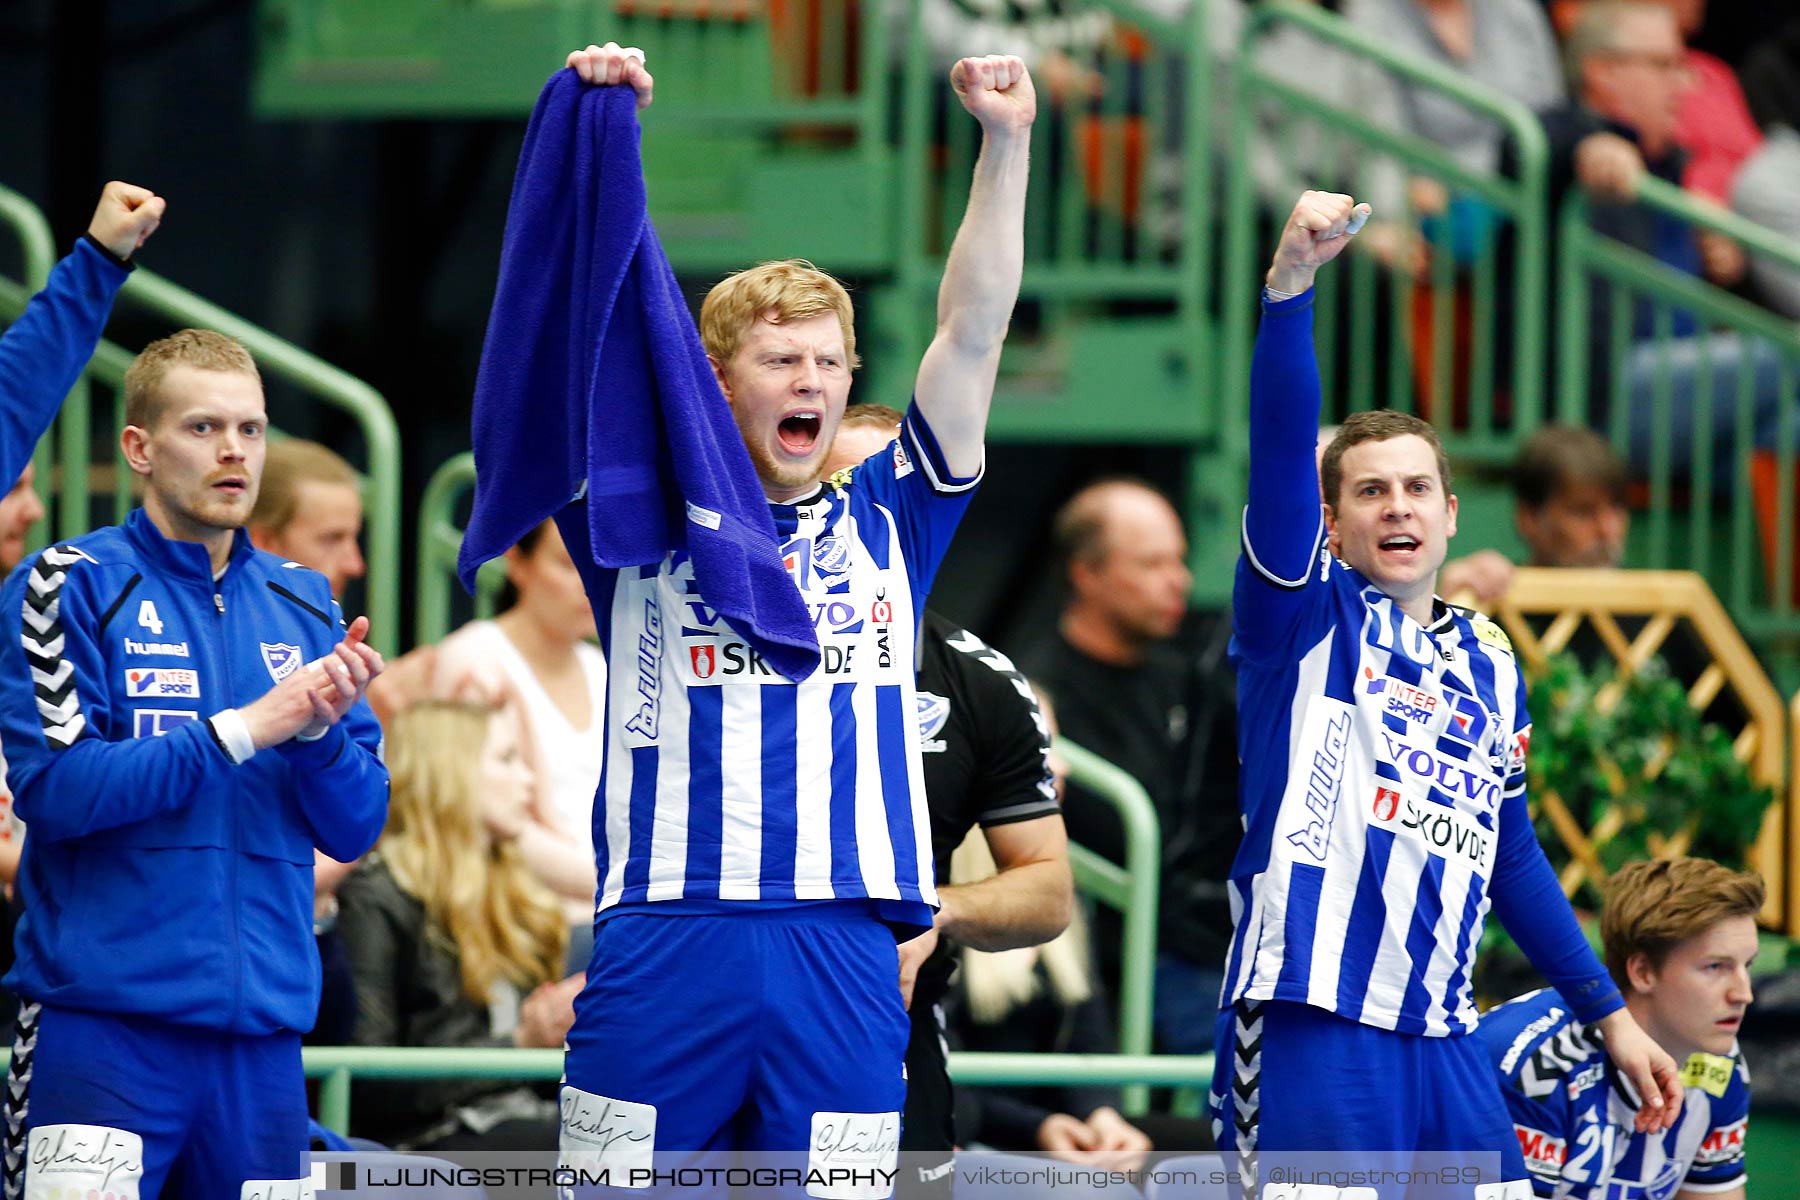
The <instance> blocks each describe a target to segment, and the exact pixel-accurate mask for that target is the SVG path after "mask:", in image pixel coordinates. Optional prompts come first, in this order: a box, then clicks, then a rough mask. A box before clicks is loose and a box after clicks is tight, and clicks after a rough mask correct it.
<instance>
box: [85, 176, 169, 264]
mask: <svg viewBox="0 0 1800 1200" xmlns="http://www.w3.org/2000/svg"><path fill="white" fill-rule="evenodd" d="M165 207H166V204H165V202H164V200H163V198H162V197H161V196H159V195H157V194H156V193H155V192H153V191H151V190H150V189H148V188H141V187H138V186H137V185H136V184H131V183H120V182H119V181H118V180H116V179H115V180H113V181H112V182H111V183H109V184H107V185H106V187H105V188H104V189H102V190H101V192H100V203H99V204H97V205H95V207H94V219H93V220H92V221H91V222H89V224H88V233H89V235H90V236H92V237H93V239H94V240H95V241H96V242H99V243H100V244H101V245H102V246H105V247H106V248H107V249H108V250H110V251H112V253H113V254H115V255H117V256H118V257H119V258H130V257H131V256H132V255H133V254H135V253H136V252H137V251H138V249H139V248H140V247H141V246H143V244H144V243H145V242H147V241H149V240H150V235H151V234H153V233H155V232H156V227H157V226H158V225H160V224H162V217H163V209H164V208H165Z"/></svg>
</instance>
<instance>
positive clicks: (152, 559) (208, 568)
mask: <svg viewBox="0 0 1800 1200" xmlns="http://www.w3.org/2000/svg"><path fill="white" fill-rule="evenodd" d="M124 530H125V537H126V538H127V539H128V540H129V541H130V542H131V545H132V548H133V549H135V550H136V551H137V552H138V554H139V555H140V556H141V557H142V558H143V560H144V563H145V565H147V566H149V567H150V568H152V569H153V570H155V571H157V572H158V573H159V574H163V575H167V576H168V577H169V578H171V579H178V580H182V581H184V582H189V583H193V584H195V585H197V586H201V587H205V588H206V589H207V590H208V591H211V590H213V588H214V580H213V569H212V556H211V555H210V554H208V553H207V552H206V547H205V546H202V545H201V544H200V543H199V542H182V541H176V540H175V539H173V538H170V537H166V536H164V534H163V532H162V530H160V529H158V528H157V527H156V524H155V522H153V521H151V520H150V514H149V513H147V512H145V511H144V510H143V509H142V508H137V509H133V510H132V512H131V515H130V516H128V517H126V518H125V525H124ZM255 552H256V551H255V549H254V548H253V547H252V546H251V545H250V535H249V533H248V532H247V531H246V530H243V529H238V530H235V531H233V533H232V538H231V555H230V557H229V558H227V559H226V563H225V570H226V571H227V572H229V571H230V570H231V568H232V567H234V566H236V565H237V564H238V563H239V562H240V561H242V560H243V559H246V558H248V557H250V555H252V554H254V553H255ZM221 578H222V577H221Z"/></svg>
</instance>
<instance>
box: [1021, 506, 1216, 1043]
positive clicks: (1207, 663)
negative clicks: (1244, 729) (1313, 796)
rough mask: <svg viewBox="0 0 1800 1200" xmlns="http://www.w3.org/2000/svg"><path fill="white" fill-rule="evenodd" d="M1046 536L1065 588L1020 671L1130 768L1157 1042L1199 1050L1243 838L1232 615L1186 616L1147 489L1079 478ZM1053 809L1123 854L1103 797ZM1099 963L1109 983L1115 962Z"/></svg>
mask: <svg viewBox="0 0 1800 1200" xmlns="http://www.w3.org/2000/svg"><path fill="white" fill-rule="evenodd" d="M1054 534H1055V538H1056V542H1057V548H1058V550H1059V551H1060V552H1061V555H1062V558H1063V561H1064V562H1065V564H1066V569H1067V572H1068V583H1069V598H1068V601H1067V603H1066V605H1065V606H1064V608H1063V611H1062V614H1061V618H1060V620H1059V622H1058V625H1057V629H1056V631H1055V633H1054V634H1053V635H1052V636H1051V638H1050V639H1049V640H1048V641H1047V642H1046V643H1045V644H1043V645H1040V646H1037V647H1034V652H1033V653H1032V654H1030V655H1029V656H1026V659H1025V668H1026V670H1027V671H1028V672H1029V673H1030V675H1031V677H1032V679H1034V680H1035V681H1037V683H1038V684H1039V685H1040V686H1042V687H1043V688H1044V690H1045V692H1046V693H1047V694H1048V695H1049V696H1050V699H1051V700H1052V701H1053V702H1054V703H1055V705H1056V714H1057V719H1058V721H1059V723H1060V724H1061V726H1062V731H1063V733H1064V734H1065V735H1067V736H1068V737H1069V739H1070V740H1072V741H1074V742H1076V743H1077V744H1078V745H1081V746H1082V747H1084V748H1086V749H1089V750H1092V751H1094V752H1095V753H1096V754H1099V755H1101V756H1103V757H1104V758H1106V759H1107V760H1109V761H1110V762H1112V763H1114V764H1115V765H1116V766H1118V767H1120V768H1121V769H1123V770H1124V771H1125V772H1126V773H1127V774H1129V775H1131V776H1132V777H1133V778H1134V779H1136V780H1137V781H1138V782H1139V783H1141V784H1142V785H1143V786H1144V790H1145V791H1146V792H1148V793H1149V794H1150V799H1151V801H1152V803H1154V804H1155V806H1156V812H1157V817H1158V818H1159V821H1160V824H1161V827H1162V840H1163V854H1162V872H1163V874H1162V903H1161V905H1160V911H1159V913H1158V925H1157V945H1158V954H1157V964H1156V1013H1155V1024H1156V1034H1157V1040H1158V1042H1159V1044H1160V1045H1161V1047H1162V1049H1164V1050H1165V1051H1168V1052H1170V1053H1176V1054H1205V1053H1208V1052H1210V1051H1211V1049H1212V1041H1213V1016H1214V1014H1215V1013H1216V1012H1217V1009H1218V998H1219V989H1220V987H1221V985H1222V984H1223V982H1224V964H1225V951H1226V948H1227V946H1228V945H1229V943H1230V940H1231V928H1232V923H1231V911H1230V902H1229V900H1228V897H1227V894H1226V890H1225V879H1226V877H1227V876H1228V875H1229V874H1230V871H1231V860H1232V857H1233V856H1234V855H1235V854H1236V853H1237V846H1238V841H1239V839H1240V838H1241V837H1242V827H1241V825H1240V823H1239V820H1238V807H1237V727H1236V686H1235V683H1234V682H1233V679H1232V674H1231V669H1230V667H1229V665H1228V664H1227V662H1226V658H1225V650H1226V646H1227V642H1228V639H1229V637H1230V633H1231V622H1230V620H1229V618H1228V617H1227V616H1226V615H1225V614H1222V613H1218V614H1208V615H1202V616H1197V617H1196V618H1194V619H1193V620H1192V621H1189V620H1188V587H1189V585H1190V583H1191V582H1192V579H1191V577H1190V576H1189V574H1188V568H1187V538H1186V536H1185V535H1184V534H1183V532H1182V528H1181V518H1180V516H1179V515H1177V513H1176V512H1175V509H1174V506H1173V505H1171V504H1170V503H1169V501H1168V500H1167V499H1166V498H1165V497H1164V496H1163V495H1162V493H1160V492H1158V491H1157V490H1156V489H1154V488H1152V487H1151V486H1150V485H1149V484H1146V483H1143V482H1141V481H1139V480H1135V479H1106V480H1101V481H1098V482H1096V483H1092V484H1089V485H1088V486H1087V487H1084V488H1083V489H1082V490H1081V491H1079V492H1077V493H1076V494H1075V495H1074V496H1073V497H1071V498H1070V500H1069V501H1068V502H1067V503H1066V504H1064V505H1063V507H1062V509H1061V510H1060V511H1059V512H1058V513H1057V515H1056V520H1055V526H1054ZM1184 622H1186V623H1187V628H1186V629H1185V630H1184ZM1064 816H1065V818H1066V819H1067V821H1068V830H1069V837H1070V838H1071V839H1072V840H1074V841H1075V842H1078V843H1080V844H1081V845H1083V846H1086V847H1087V848H1088V849H1090V850H1093V851H1094V852H1095V853H1097V854H1100V855H1102V856H1104V857H1106V858H1109V859H1111V860H1112V861H1114V862H1122V861H1123V860H1124V852H1125V847H1124V839H1125V833H1124V827H1123V825H1122V824H1121V822H1120V821H1119V818H1118V815H1117V813H1116V812H1115V811H1114V809H1113V808H1112V806H1111V805H1109V804H1107V803H1106V802H1105V801H1103V800H1101V799H1100V798H1099V797H1097V796H1094V795H1092V794H1091V793H1088V792H1086V791H1084V790H1083V789H1081V788H1078V787H1074V786H1071V787H1070V788H1069V791H1068V796H1067V798H1066V801H1065V805H1064ZM1096 926H1097V936H1096V940H1097V941H1098V942H1099V943H1100V944H1102V945H1106V944H1113V945H1116V944H1118V943H1117V939H1118V932H1117V930H1118V919H1117V917H1115V916H1114V915H1113V914H1112V913H1110V912H1102V913H1100V914H1098V916H1097V919H1096ZM1101 968H1102V973H1103V975H1104V976H1105V977H1106V979H1107V981H1108V985H1109V987H1115V988H1116V986H1117V978H1118V964H1117V962H1116V961H1106V962H1103V963H1102V964H1101ZM1114 998H1115V999H1116V998H1117V995H1116V992H1115V994H1114Z"/></svg>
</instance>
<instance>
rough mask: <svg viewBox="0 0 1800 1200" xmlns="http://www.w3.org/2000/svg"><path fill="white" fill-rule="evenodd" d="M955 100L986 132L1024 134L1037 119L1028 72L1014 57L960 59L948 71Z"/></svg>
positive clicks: (1034, 99) (999, 55)
mask: <svg viewBox="0 0 1800 1200" xmlns="http://www.w3.org/2000/svg"><path fill="white" fill-rule="evenodd" d="M950 86H951V87H953V88H955V89H956V98H957V99H958V100H960V101H962V106H963V107H964V108H966V109H968V110H969V115H970V116H972V117H974V118H975V119H976V120H977V121H980V122H981V127H982V129H983V130H985V131H987V132H1004V131H1007V130H1017V131H1022V130H1027V129H1030V128H1031V123H1032V121H1034V120H1035V119H1036V118H1037V91H1036V90H1035V89H1034V88H1033V87H1032V86H1031V72H1029V71H1027V70H1026V69H1025V62H1024V60H1023V59H1021V58H1019V57H1018V56H1017V55H1012V54H989V55H986V56H985V57H981V58H964V59H960V60H958V62H957V64H956V65H955V66H954V67H951V68H950Z"/></svg>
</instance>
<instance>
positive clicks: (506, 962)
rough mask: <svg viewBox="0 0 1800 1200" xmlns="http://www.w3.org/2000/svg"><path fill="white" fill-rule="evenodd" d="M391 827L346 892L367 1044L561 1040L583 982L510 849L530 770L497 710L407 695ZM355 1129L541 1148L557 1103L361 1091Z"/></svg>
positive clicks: (447, 1084) (550, 1142)
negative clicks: (571, 972)
mask: <svg viewBox="0 0 1800 1200" xmlns="http://www.w3.org/2000/svg"><path fill="white" fill-rule="evenodd" d="M387 766H388V773H389V775H390V777H391V779H392V788H393V792H392V797H391V799H390V801H389V806H388V823H387V828H386V830H385V831H384V832H383V833H382V835H381V840H380V841H379V842H378V843H376V846H375V850H374V851H373V852H372V853H371V854H370V855H369V856H368V857H367V859H365V860H364V861H363V863H362V864H361V865H360V866H359V867H358V868H357V870H356V872H355V873H354V874H353V875H351V876H350V878H349V879H347V880H346V881H345V882H344V884H343V886H342V888H341V889H340V890H339V906H340V907H339V917H338V927H339V929H340V930H341V932H342V936H343V939H344V943H345V947H346V951H347V953H348V956H349V958H350V963H351V970H352V973H353V975H354V977H355V981H356V1001H357V1022H356V1035H355V1041H356V1043H357V1044H358V1045H363V1046H541V1047H558V1046H561V1045H562V1039H563V1035H564V1034H565V1033H566V1032H567V1030H568V1026H569V1023H570V1021H571V1020H572V1019H573V1015H574V1014H573V1008H572V1005H573V1001H574V996H575V993H576V992H577V991H579V989H580V985H581V979H582V977H581V976H579V975H576V976H571V977H570V978H569V979H567V980H563V979H562V978H561V976H562V965H563V957H564V954H565V952H566V949H567V939H568V927H567V925H566V923H565V922H564V920H563V916H562V913H561V911H560V910H559V908H558V905H557V901H556V898H555V897H554V896H552V895H551V894H550V892H549V891H548V890H547V889H546V888H545V887H544V885H543V884H542V883H540V882H539V881H538V879H537V878H536V876H535V875H534V874H533V872H532V871H531V869H530V868H529V867H528V866H527V865H526V863H525V861H524V858H523V857H522V855H521V854H520V852H519V848H518V838H519V835H520V832H521V831H522V830H523V829H524V828H525V826H526V823H527V822H528V820H529V819H530V818H529V816H528V813H529V808H530V804H531V793H532V786H533V778H532V773H531V769H530V767H529V766H528V765H527V763H526V761H525V758H524V755H523V753H522V751H521V749H520V746H519V738H518V732H517V726H516V724H515V723H514V722H512V721H510V720H508V719H507V718H506V717H505V716H504V715H502V714H501V713H500V712H498V711H497V710H495V709H492V708H488V707H484V706H480V705H474V704H466V703H459V702H446V701H427V702H425V703H422V704H417V705H414V706H413V707H411V708H409V709H407V710H406V711H405V712H404V713H402V714H401V715H400V716H399V717H398V718H396V719H395V721H394V722H393V724H392V727H391V729H390V732H389V736H388V741H387ZM358 1092H359V1096H360V1097H361V1099H359V1101H358V1103H357V1104H356V1105H355V1106H354V1111H355V1112H356V1114H357V1116H358V1129H357V1132H358V1133H359V1134H361V1135H363V1136H367V1137H371V1138H375V1139H377V1140H380V1141H385V1142H388V1143H390V1144H392V1145H394V1146H396V1147H397V1148H402V1149H426V1148H429V1149H437V1150H450V1149H484V1150H501V1149H548V1148H554V1146H555V1145H556V1133H557V1117H556V1107H555V1103H554V1101H553V1100H551V1099H550V1098H549V1097H548V1096H544V1095H540V1094H538V1093H537V1092H536V1091H534V1090H533V1089H532V1088H530V1087H527V1086H524V1085H522V1084H518V1083H511V1082H507V1081H495V1080H481V1079H445V1080H433V1081H429V1082H419V1083H410V1082H409V1083H398V1084H397V1083H383V1082H377V1081H370V1082H369V1083H367V1084H363V1085H359V1088H358Z"/></svg>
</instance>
